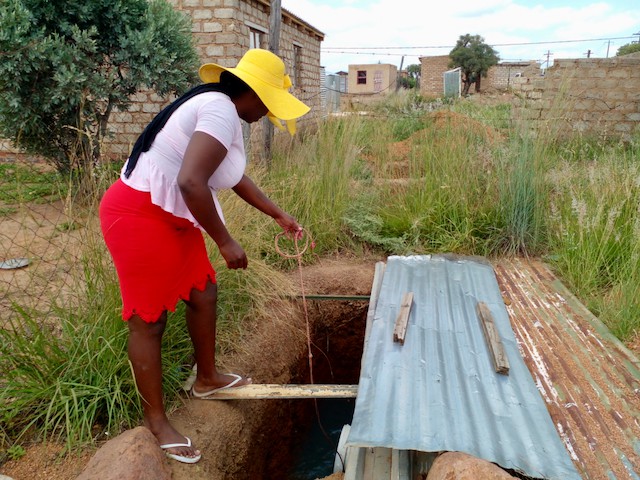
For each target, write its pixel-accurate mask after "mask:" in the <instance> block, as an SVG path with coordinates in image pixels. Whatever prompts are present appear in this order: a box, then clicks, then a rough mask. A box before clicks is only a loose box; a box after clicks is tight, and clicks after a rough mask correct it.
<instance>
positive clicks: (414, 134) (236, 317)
mask: <svg viewBox="0 0 640 480" xmlns="http://www.w3.org/2000/svg"><path fill="white" fill-rule="evenodd" d="M436 106H438V109H437V110H435V111H431V110H433V109H434V107H436ZM375 112H376V114H375V115H372V116H371V117H364V116H353V117H343V118H336V119H327V120H324V121H322V122H321V123H319V124H317V125H313V126H311V125H309V124H307V125H306V126H305V127H306V128H303V129H302V130H301V132H300V134H299V135H298V136H297V137H296V138H294V139H292V140H291V139H288V138H286V137H284V136H281V137H276V142H275V143H274V149H273V151H274V157H273V160H272V164H271V168H270V170H268V171H267V170H266V169H264V168H262V167H261V166H259V165H254V164H253V163H252V164H251V168H250V172H249V173H250V174H251V176H252V177H253V178H254V179H255V180H256V183H258V184H259V185H261V186H263V187H264V189H265V191H266V192H267V193H268V194H269V195H270V196H271V197H272V198H274V200H275V201H276V202H278V203H279V204H281V205H282V206H283V208H285V209H286V210H288V211H290V212H291V213H292V214H294V215H295V216H296V217H297V218H298V219H299V221H300V222H301V224H302V225H304V227H305V228H306V229H307V231H308V232H309V233H310V235H311V236H312V237H313V239H314V241H315V250H314V251H313V253H314V254H315V255H306V256H305V258H304V261H305V262H313V261H314V259H315V258H316V255H320V256H322V255H329V254H334V253H339V252H348V253H350V254H355V255H357V254H359V253H360V252H363V251H371V250H374V251H377V252H379V253H387V254H409V253H416V254H427V253H443V252H451V253H458V254H469V255H482V256H487V257H494V256H501V255H513V254H527V255H534V256H540V257H542V258H543V259H544V260H545V261H546V262H548V263H550V264H551V265H552V266H553V267H554V268H555V271H556V272H557V274H558V275H559V276H560V278H561V279H562V280H563V281H564V282H565V283H566V285H567V286H568V287H569V288H570V289H571V290H572V291H573V292H575V293H576V295H578V297H579V298H580V299H581V300H582V301H583V303H585V304H586V305H587V306H588V307H589V308H590V309H591V310H592V311H593V312H594V313H595V314H596V315H598V316H599V317H600V318H601V319H602V320H603V321H604V322H605V323H606V324H607V325H608V326H609V328H610V329H611V330H612V331H613V332H614V333H615V334H616V335H617V336H618V337H619V338H620V339H622V340H627V339H629V338H630V337H631V335H633V334H634V332H638V331H639V330H640V320H639V319H640V315H639V313H640V304H639V303H638V300H637V299H638V298H640V295H639V293H640V292H639V289H640V287H639V285H640V243H639V241H638V238H640V237H639V232H640V211H639V210H638V207H637V205H638V204H639V202H640V181H639V180H638V179H640V163H639V159H640V142H638V141H635V142H632V143H630V144H626V145H622V144H603V143H598V142H596V141H593V140H588V139H584V138H577V139H574V140H572V141H550V140H548V139H543V138H542V137H538V138H534V137H531V136H529V135H528V134H527V133H525V132H523V131H516V130H515V129H513V128H511V127H510V125H511V121H510V116H511V112H510V108H509V107H508V105H497V106H492V107H482V106H478V105H477V104H472V103H469V102H468V101H466V100H461V101H459V102H454V103H453V104H452V105H450V106H443V105H442V104H436V103H430V102H426V101H425V100H424V99H420V98H418V97H417V96H415V95H406V96H399V97H392V98H390V99H388V101H387V102H386V103H385V104H384V105H379V106H377V107H376V109H375ZM3 175H5V174H4V173H3ZM105 177H108V178H107V180H105V183H104V185H106V184H107V183H109V182H110V181H111V179H112V178H113V171H112V170H111V169H106V170H105ZM2 178H3V180H2V184H0V191H1V192H7V191H9V192H12V191H14V190H13V189H19V188H24V185H23V186H20V187H19V186H18V185H16V183H17V182H15V181H14V179H17V176H6V175H5V176H3V177H2ZM34 181H35V180H34ZM47 182H48V183H51V184H53V183H55V182H54V181H53V180H52V179H49V180H47ZM63 183H64V182H63ZM104 185H103V188H104ZM61 191H64V190H61ZM11 195H14V194H13V193H12V194H11ZM20 198H28V197H25V196H22V197H20ZM221 199H222V202H223V204H224V211H225V216H226V218H227V223H228V225H229V228H230V229H231V233H232V235H234V237H235V238H237V239H238V241H239V242H240V243H241V244H242V245H243V246H244V247H245V248H246V251H247V253H248V255H249V257H250V259H251V260H250V266H249V270H248V271H247V272H235V271H229V270H227V269H226V268H224V267H222V265H223V262H222V260H221V259H220V258H219V256H218V255H217V252H216V250H215V248H213V246H212V245H210V247H212V248H210V252H211V253H212V259H213V262H214V266H217V267H218V268H217V270H218V271H219V281H220V284H221V285H223V286H224V288H221V290H220V302H219V309H220V315H219V317H220V320H219V325H220V328H219V342H218V343H219V344H218V346H219V348H220V351H221V352H222V353H226V352H232V351H233V350H234V349H235V348H237V346H238V345H239V338H241V336H242V334H243V332H244V329H245V328H246V326H247V325H249V323H248V322H249V321H250V320H252V319H256V318H261V316H266V313H265V312H268V311H269V309H270V308H271V304H270V303H269V302H270V301H272V300H273V299H274V298H278V297H279V296H282V295H284V294H287V293H290V291H291V290H290V289H291V286H290V285H289V283H288V281H287V280H285V277H284V275H283V272H284V271H286V270H288V269H290V268H292V267H293V266H295V264H294V263H293V262H292V261H291V260H286V259H283V258H282V257H280V256H279V255H278V254H277V253H276V251H275V248H274V244H273V242H274V240H273V239H274V236H275V234H276V233H277V232H278V230H279V229H278V227H277V225H276V224H275V223H274V222H273V221H272V220H271V219H269V218H267V217H265V216H264V215H261V214H259V213H258V212H256V211H255V210H253V209H252V208H251V207H249V206H248V205H246V204H245V203H244V202H242V201H241V200H239V199H238V198H237V197H236V196H235V195H233V194H232V193H230V194H225V195H223V196H222V198H221ZM89 212H90V213H89V214H88V217H87V218H85V219H84V220H85V221H80V222H79V223H78V225H81V227H80V228H78V227H77V226H74V228H68V227H65V228H68V234H69V235H71V234H73V235H78V234H81V235H83V241H82V242H81V245H83V250H82V252H81V261H82V264H83V267H84V268H83V270H82V275H80V276H79V278H77V282H78V285H79V287H78V288H76V289H75V290H74V294H75V296H74V297H73V298H72V299H67V300H65V301H64V302H60V303H59V304H56V300H55V299H52V302H53V303H54V304H55V309H54V313H53V314H52V315H51V317H52V318H54V319H55V322H54V324H53V325H52V324H51V319H50V318H47V319H45V324H42V321H43V319H42V318H40V317H39V315H38V312H36V311H29V310H27V309H25V308H22V307H21V306H20V305H19V304H17V303H16V305H14V309H15V311H16V312H19V313H20V316H19V317H18V318H16V319H15V320H14V322H13V328H9V329H4V330H1V329H0V372H2V374H1V375H2V376H0V386H1V387H2V388H0V418H2V425H3V427H2V428H1V429H0V442H4V445H5V446H6V447H7V448H8V447H9V446H10V445H13V444H17V442H20V441H21V439H24V438H25V436H26V435H33V434H39V435H43V436H45V435H46V436H51V435H53V436H54V437H55V436H59V437H60V438H64V439H65V440H66V441H67V442H69V444H70V445H72V444H77V443H83V442H90V441H92V440H93V439H95V438H97V437H98V436H99V435H100V434H101V433H103V432H110V433H117V431H118V430H119V429H120V428H122V427H126V426H131V425H133V424H135V423H136V421H137V420H138V418H139V411H138V408H139V404H138V402H137V401H134V399H135V396H136V392H135V386H134V384H133V381H132V378H131V374H130V372H129V366H128V362H127V358H126V352H125V343H126V327H125V326H124V325H123V324H122V322H121V320H120V318H119V302H120V300H119V294H118V286H117V281H116V278H115V273H114V271H113V267H112V266H111V263H110V259H109V257H108V254H107V252H106V250H105V248H104V246H103V244H102V241H101V238H100V235H99V232H98V231H97V227H96V225H95V222H94V221H91V219H92V218H93V219H94V220H95V208H93V209H89ZM236 219H241V221H237V220H236ZM74 225H76V224H74ZM65 228H62V229H61V232H62V231H65ZM61 234H62V233H61ZM286 248H288V249H293V248H295V247H294V246H293V245H288V246H286ZM290 251H291V250H290ZM169 329H170V330H171V331H170V332H168V334H167V335H165V340H166V341H167V344H166V345H165V347H164V352H165V355H164V361H165V364H164V368H165V371H166V372H167V373H168V376H167V382H166V384H165V388H166V394H167V398H168V399H169V400H172V399H175V398H176V397H177V392H178V391H179V389H180V385H181V382H182V381H184V379H185V378H186V376H187V375H188V373H189V368H188V366H189V360H190V355H191V352H190V344H189V340H188V338H187V334H186V331H185V330H186V329H185V328H184V320H183V315H182V312H181V311H178V312H176V313H175V314H171V316H170V321H169ZM15 451H16V452H17V450H15Z"/></svg>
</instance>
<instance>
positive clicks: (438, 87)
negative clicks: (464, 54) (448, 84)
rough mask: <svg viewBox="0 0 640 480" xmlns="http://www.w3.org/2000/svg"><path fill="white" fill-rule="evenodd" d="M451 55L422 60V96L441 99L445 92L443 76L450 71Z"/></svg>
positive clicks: (423, 58)
mask: <svg viewBox="0 0 640 480" xmlns="http://www.w3.org/2000/svg"><path fill="white" fill-rule="evenodd" d="M449 61H450V58H449V55H440V56H437V57H422V58H420V64H421V68H420V95H422V96H425V97H441V96H442V95H443V92H444V80H443V78H442V75H443V74H444V72H446V71H447V70H449Z"/></svg>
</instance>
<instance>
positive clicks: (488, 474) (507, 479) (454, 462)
mask: <svg viewBox="0 0 640 480" xmlns="http://www.w3.org/2000/svg"><path fill="white" fill-rule="evenodd" d="M513 478H515V477H512V476H511V475H509V474H508V473H507V472H505V471H504V470H502V469H501V468H500V467H498V466H497V465H495V464H493V463H491V462H487V461H486V460H482V459H480V458H476V457H472V456H471V455H467V454H466V453H461V452H446V453H443V454H442V455H439V456H438V458H436V460H435V462H433V465H432V466H431V468H430V469H429V474H428V475H427V480H479V479H482V480H511V479H513Z"/></svg>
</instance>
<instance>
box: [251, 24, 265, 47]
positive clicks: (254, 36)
mask: <svg viewBox="0 0 640 480" xmlns="http://www.w3.org/2000/svg"><path fill="white" fill-rule="evenodd" d="M261 46H262V32H261V31H260V30H256V29H255V28H249V48H260V47H261Z"/></svg>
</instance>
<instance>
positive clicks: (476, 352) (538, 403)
mask: <svg viewBox="0 0 640 480" xmlns="http://www.w3.org/2000/svg"><path fill="white" fill-rule="evenodd" d="M409 291H412V292H413V293H414V304H413V307H412V310H411V314H410V317H409V326H408V330H407V335H406V340H405V343H404V345H401V344H399V343H395V342H393V340H392V339H393V328H394V323H395V320H396V316H397V314H398V310H399V306H400V302H401V299H402V296H403V294H404V293H405V292H409ZM478 302H484V303H486V304H487V305H488V307H489V309H490V310H491V313H492V316H493V318H494V322H495V324H496V327H497V329H498V332H499V334H500V337H501V340H502V342H503V344H504V347H505V351H506V353H507V357H508V359H509V362H510V374H509V375H508V376H505V375H500V374H497V373H496V372H495V370H494V367H493V364H492V360H491V358H490V355H489V350H488V347H487V343H486V341H485V338H484V334H483V332H482V328H481V325H480V323H479V320H478V318H477V316H476V305H477V303H478ZM372 317H373V318H372V321H371V322H370V324H369V325H368V328H367V330H368V331H367V338H366V344H365V349H364V354H363V360H362V369H361V375H360V380H359V386H358V398H357V400H356V408H355V412H354V418H353V422H352V425H351V430H350V432H349V437H348V440H347V445H348V446H352V447H385V448H390V449H397V450H418V451H423V452H438V451H460V452H466V453H468V454H471V455H473V456H476V457H479V458H483V459H486V460H489V461H491V462H494V463H497V464H499V465H501V466H503V467H504V468H507V469H513V470H517V471H520V472H523V473H524V474H526V475H528V476H530V477H535V478H554V479H563V480H571V479H577V478H580V475H579V474H578V472H577V470H576V468H575V466H574V465H573V463H572V462H571V459H570V457H569V454H568V452H567V450H566V449H565V446H564V444H563V442H562V440H561V438H560V435H559V434H558V432H557V431H556V429H555V426H554V423H553V421H552V419H551V417H550V415H549V412H548V411H547V409H546V407H545V402H544V401H543V399H542V397H541V395H540V393H539V392H538V389H537V388H536V384H535V383H534V381H533V379H532V376H531V374H530V373H529V370H528V369H527V366H526V365H525V362H524V361H523V358H522V357H521V355H520V352H519V349H518V344H517V342H516V338H515V335H514V332H513V330H512V329H511V325H510V322H509V314H508V312H507V309H506V307H505V304H504V302H503V299H502V295H501V292H500V288H499V285H498V283H497V280H496V275H495V274H494V271H493V268H492V267H491V265H489V264H487V263H483V262H478V261H474V260H471V259H465V258H459V259H451V258H447V257H443V256H438V257H435V256H434V257H431V256H412V257H389V258H388V260H387V265H386V269H385V271H384V276H383V279H382V284H381V288H380V294H379V297H378V298H377V303H376V305H375V312H374V314H373V316H372Z"/></svg>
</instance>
